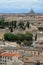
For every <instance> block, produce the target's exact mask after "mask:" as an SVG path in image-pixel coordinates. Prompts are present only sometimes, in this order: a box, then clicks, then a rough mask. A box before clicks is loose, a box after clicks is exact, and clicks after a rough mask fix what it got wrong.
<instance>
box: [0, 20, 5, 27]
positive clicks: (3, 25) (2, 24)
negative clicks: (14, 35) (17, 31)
mask: <svg viewBox="0 0 43 65" xmlns="http://www.w3.org/2000/svg"><path fill="white" fill-rule="evenodd" d="M4 27H5V22H4V19H1V20H0V28H4Z"/></svg>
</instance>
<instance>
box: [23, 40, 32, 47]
mask: <svg viewBox="0 0 43 65" xmlns="http://www.w3.org/2000/svg"><path fill="white" fill-rule="evenodd" d="M23 44H24V45H25V46H31V45H32V42H29V41H27V40H24V41H23Z"/></svg>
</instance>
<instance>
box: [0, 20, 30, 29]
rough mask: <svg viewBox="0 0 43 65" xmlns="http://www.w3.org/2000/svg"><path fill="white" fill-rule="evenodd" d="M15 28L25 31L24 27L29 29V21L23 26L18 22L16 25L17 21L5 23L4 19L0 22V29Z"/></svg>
mask: <svg viewBox="0 0 43 65" xmlns="http://www.w3.org/2000/svg"><path fill="white" fill-rule="evenodd" d="M17 26H20V28H22V29H25V27H26V26H27V27H28V28H29V21H27V24H26V25H25V26H24V21H20V22H19V23H18V25H17V21H11V22H5V21H4V19H1V20H0V28H5V27H8V28H9V29H12V28H16V27H17Z"/></svg>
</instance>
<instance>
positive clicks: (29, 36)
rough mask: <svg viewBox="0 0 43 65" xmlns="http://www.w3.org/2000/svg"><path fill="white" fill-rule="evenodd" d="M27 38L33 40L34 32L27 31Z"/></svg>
mask: <svg viewBox="0 0 43 65" xmlns="http://www.w3.org/2000/svg"><path fill="white" fill-rule="evenodd" d="M25 40H27V41H32V40H33V34H32V33H30V32H27V33H26V34H25Z"/></svg>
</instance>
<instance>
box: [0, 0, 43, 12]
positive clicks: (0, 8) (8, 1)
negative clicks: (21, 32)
mask: <svg viewBox="0 0 43 65" xmlns="http://www.w3.org/2000/svg"><path fill="white" fill-rule="evenodd" d="M31 9H33V10H34V11H35V12H36V13H43V0H0V13H26V12H29V11H30V10H31Z"/></svg>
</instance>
